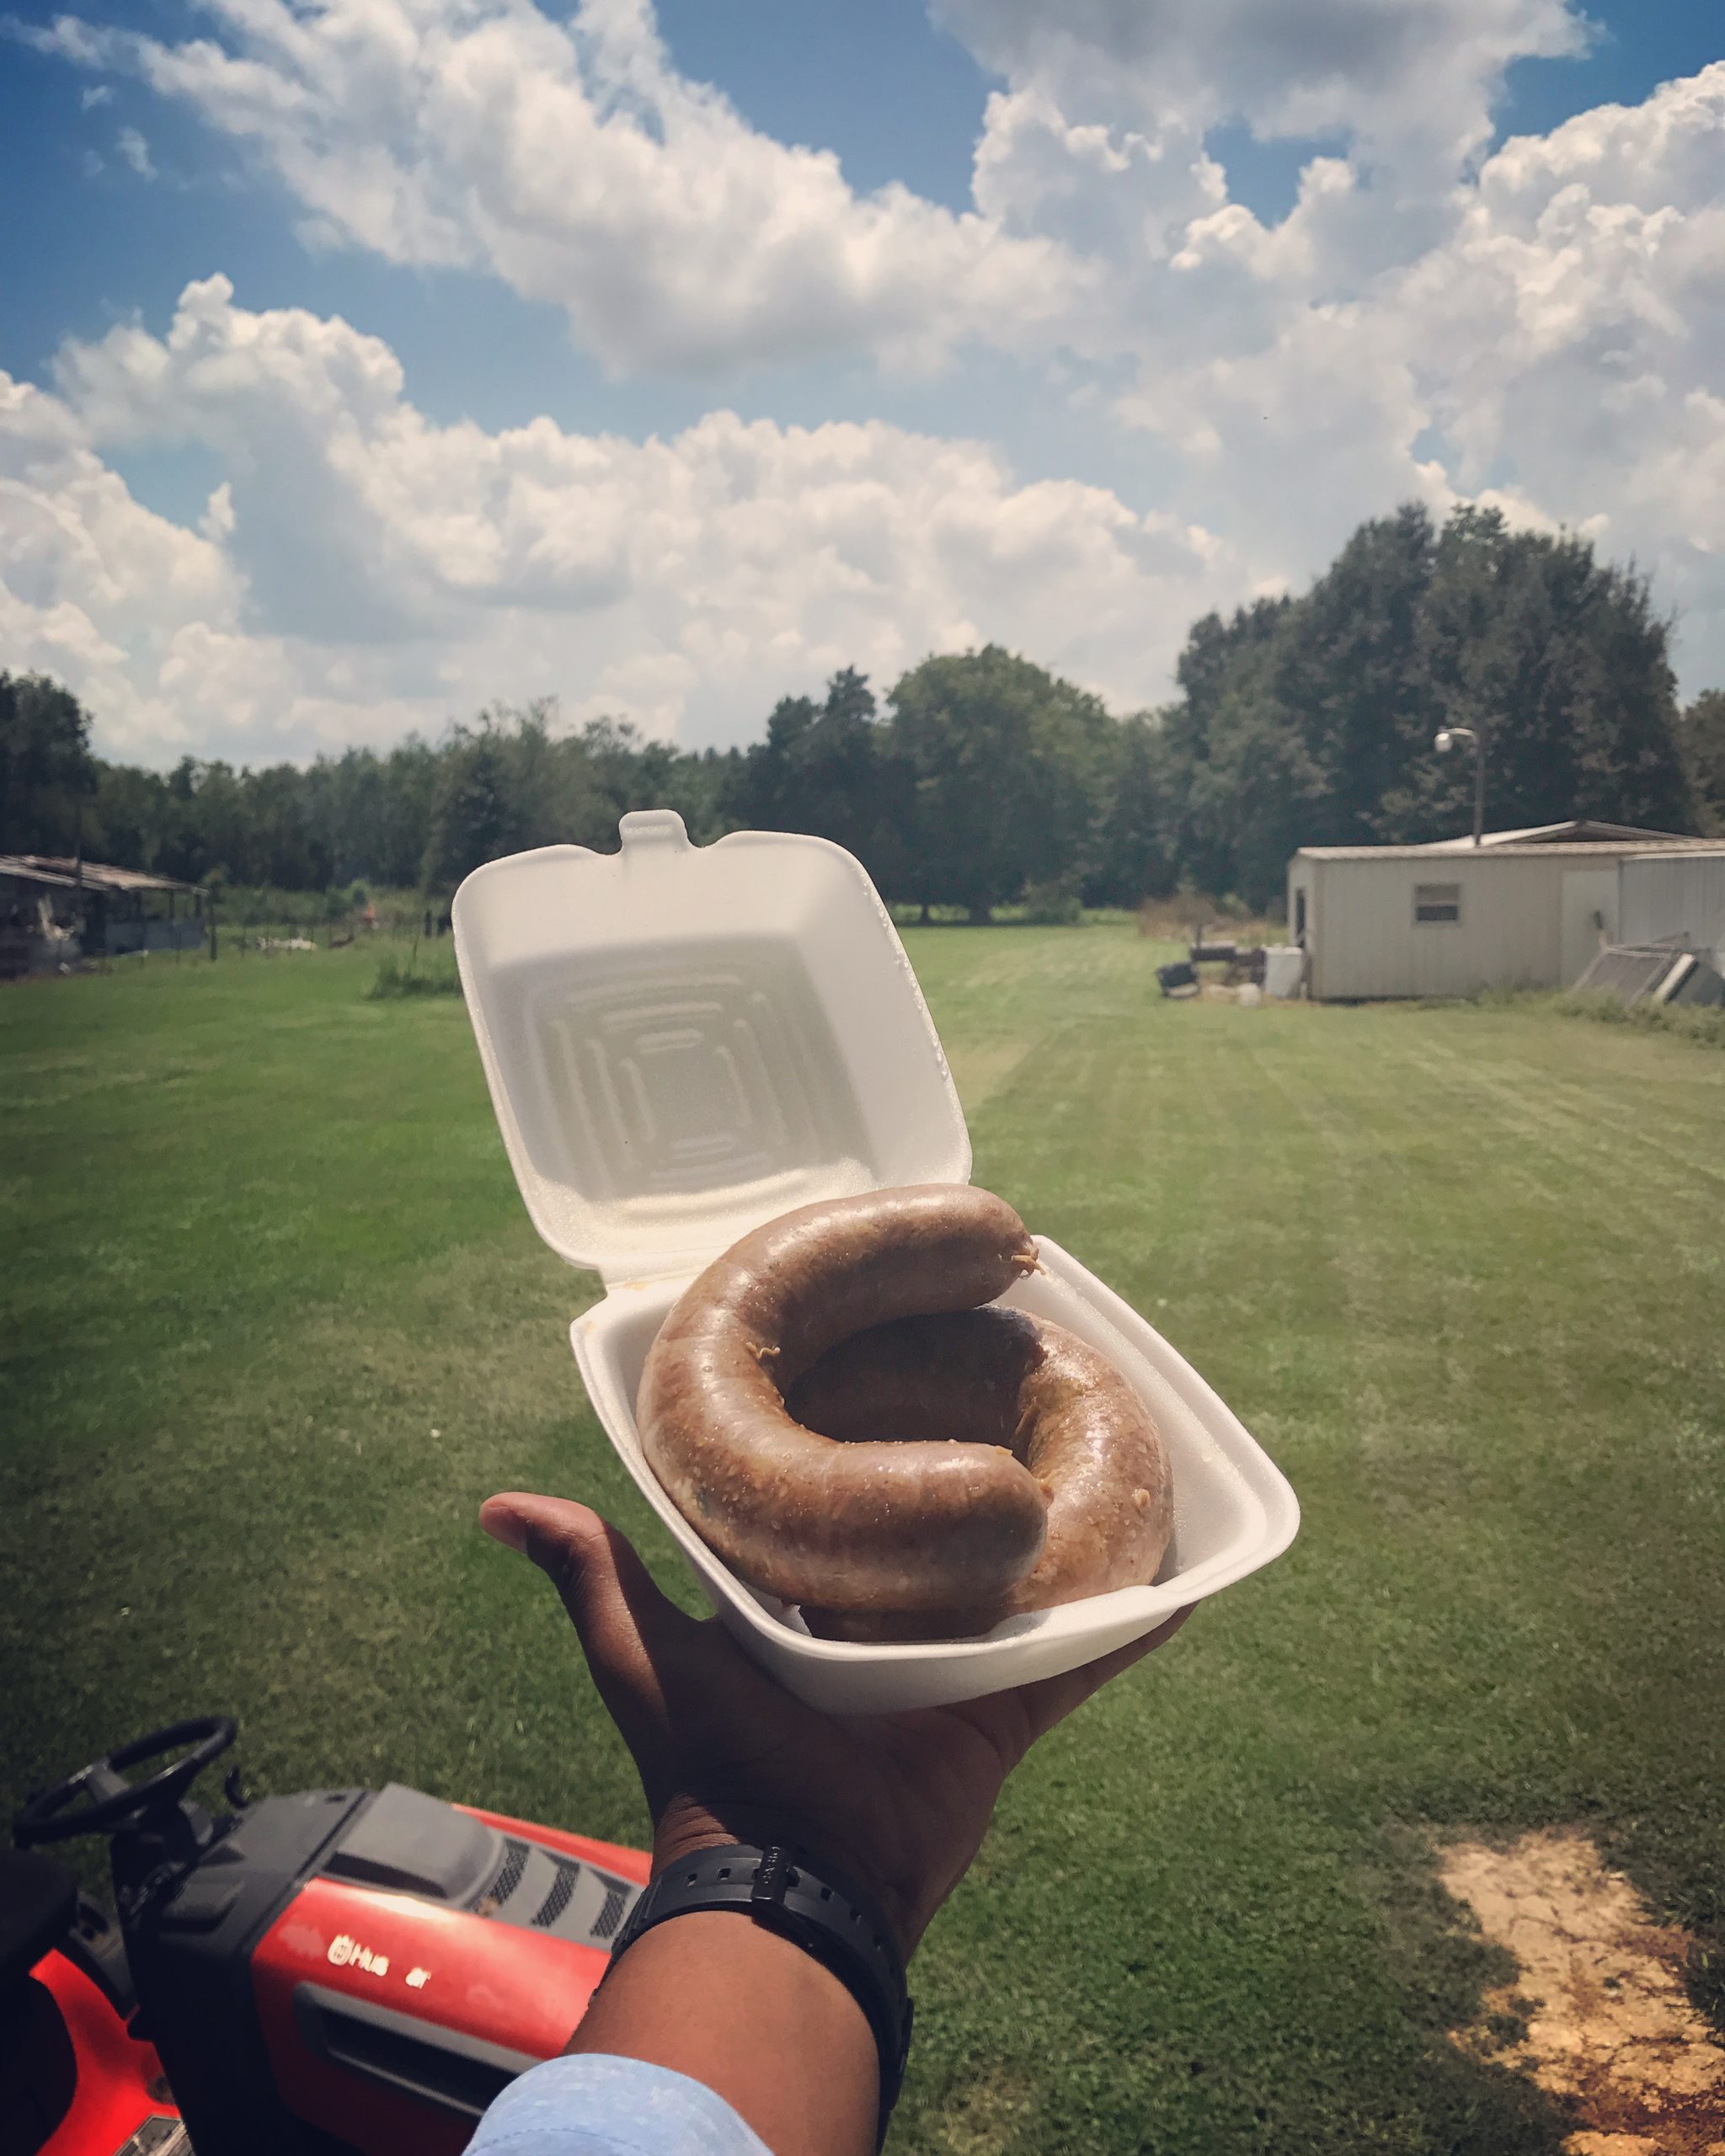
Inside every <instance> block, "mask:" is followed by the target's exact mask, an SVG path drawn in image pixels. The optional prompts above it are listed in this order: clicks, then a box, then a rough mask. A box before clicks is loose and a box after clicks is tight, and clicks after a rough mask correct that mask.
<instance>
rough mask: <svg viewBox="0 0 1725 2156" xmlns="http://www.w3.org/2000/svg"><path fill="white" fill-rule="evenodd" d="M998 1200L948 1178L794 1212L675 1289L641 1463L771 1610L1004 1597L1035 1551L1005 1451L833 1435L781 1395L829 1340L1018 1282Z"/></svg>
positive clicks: (1033, 1529) (1016, 1254) (1039, 1532)
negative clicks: (819, 1430)
mask: <svg viewBox="0 0 1725 2156" xmlns="http://www.w3.org/2000/svg"><path fill="white" fill-rule="evenodd" d="M1035 1267H1036V1246H1035V1244H1034V1243H1033V1241H1032V1240H1031V1238H1030V1236H1029V1235H1028V1232H1027V1231H1026V1230H1025V1227H1024V1224H1023V1221H1022V1220H1021V1219H1019V1218H1018V1216H1017V1214H1016V1213H1015V1212H1013V1210H1012V1208H1011V1206H1009V1205H1007V1203H1005V1201H1004V1200H1003V1199H1001V1198H996V1197H994V1196H992V1195H991V1193H989V1192H987V1191H984V1190H976V1189H973V1188H971V1187H969V1186H968V1185H964V1184H955V1183H924V1184H916V1185H912V1186H910V1187H906V1188H903V1189H899V1190H887V1191H872V1192H868V1193H864V1194H863V1195H861V1196H858V1197H855V1198H840V1199H837V1200H835V1201H833V1202H831V1203H824V1204H819V1205H807V1206H804V1207H802V1208H800V1209H798V1211H796V1212H793V1213H787V1214H783V1215H782V1216H781V1217H780V1218H779V1219H776V1220H771V1221H768V1222H767V1223H766V1225H764V1226H762V1227H760V1228H757V1229H756V1230H754V1231H753V1233H752V1234H750V1235H745V1236H744V1237H743V1238H742V1240H741V1241H740V1242H738V1243H736V1244H734V1245H733V1246H732V1247H731V1248H730V1249H729V1251H726V1252H725V1254H724V1257H720V1258H718V1259H717V1260H715V1262H713V1264H711V1265H709V1266H708V1268H707V1270H706V1271H705V1272H704V1273H702V1274H701V1275H700V1276H699V1278H697V1279H696V1280H694V1281H693V1282H692V1283H691V1284H690V1285H689V1287H688V1288H687V1289H685V1290H684V1292H683V1294H682V1295H681V1297H680V1298H679V1299H678V1301H677V1302H676V1305H675V1306H674V1307H673V1309H672V1310H671V1312H670V1315H669V1316H668V1317H667V1318H666V1319H665V1323H664V1325H663V1326H661V1327H660V1331H659V1335H658V1337H657V1338H656V1339H655V1340H654V1342H653V1345H652V1348H650V1349H649V1353H648V1356H647V1362H646V1367H645V1369H644V1371H643V1373H642V1377H641V1386H640V1391H639V1394H638V1400H637V1422H638V1428H639V1430H640V1434H641V1444H642V1449H643V1450H644V1452H645V1454H646V1456H647V1460H648V1462H649V1465H651V1467H652V1469H653V1470H654V1474H655V1475H657V1476H658V1477H659V1479H660V1482H662V1483H663V1484H664V1486H665V1489H666V1490H667V1491H668V1492H669V1493H670V1497H671V1498H672V1500H673V1502H675V1503H676V1506H677V1508H678V1509H679V1511H681V1513H682V1514H683V1516H684V1518H686V1519H687V1520H688V1521H689V1523H690V1524H691V1525H692V1526H693V1528H694V1529H695V1530H696V1532H697V1534H700V1535H701V1537H702V1540H704V1541H706V1542H707V1543H708V1545H710V1547H711V1548H713V1550H715V1551H717V1553H718V1556H720V1557H722V1558H723V1559H724V1561H725V1563H726V1564H728V1565H729V1566H730V1567H731V1569H732V1570H733V1571H734V1572H737V1573H739V1574H740V1576H741V1577H743V1578H745V1579H746V1580H749V1581H750V1582H752V1583H753V1584H754V1585H755V1586H756V1587H759V1588H764V1589H765V1590H766V1592H767V1593H770V1594H775V1595H777V1596H778V1597H779V1598H781V1599H782V1600H783V1601H787V1602H795V1603H807V1604H814V1605H815V1606H817V1607H820V1608H827V1609H841V1610H869V1611H875V1612H883V1611H894V1612H906V1613H916V1612H922V1613H929V1612H940V1611H943V1610H947V1609H952V1608H953V1607H955V1606H967V1607H968V1606H972V1605H975V1604H988V1603H991V1602H993V1601H995V1600H996V1599H997V1598H1000V1597H1001V1596H1003V1595H1005V1594H1007V1593H1008V1592H1009V1591H1010V1590H1011V1588H1012V1587H1013V1585H1014V1584H1015V1583H1016V1582H1017V1581H1018V1580H1020V1579H1021V1578H1023V1576H1024V1575H1025V1574H1026V1573H1027V1572H1029V1571H1030V1570H1031V1568H1032V1567H1033V1566H1034V1565H1035V1563H1036V1562H1037V1560H1038V1559H1039V1556H1041V1554H1042V1548H1043V1542H1044V1533H1045V1520H1046V1515H1047V1511H1048V1499H1047V1495H1046V1492H1044V1489H1043V1487H1042V1485H1041V1484H1040V1482H1039V1481H1038V1480H1037V1478H1036V1476H1033V1474H1031V1473H1030V1472H1029V1470H1028V1469H1027V1468H1025V1467H1024V1466H1023V1465H1021V1464H1020V1463H1019V1461H1018V1460H1016V1459H1015V1458H1014V1457H1013V1455H1012V1452H1011V1451H1010V1449H1007V1446H1006V1445H1005V1444H964V1443H955V1442H950V1441H946V1440H947V1439H950V1438H959V1437H960V1436H961V1435H962V1434H963V1433H962V1432H961V1431H960V1430H958V1429H954V1430H953V1431H952V1432H950V1433H944V1437H929V1438H920V1439H918V1438H912V1439H911V1440H910V1441H908V1442H905V1443H896V1442H893V1441H892V1438H887V1439H886V1440H884V1441H883V1440H880V1439H878V1438H877V1439H864V1440H863V1441H861V1442H857V1443H853V1444H836V1443H835V1442H834V1441H833V1440H832V1439H831V1438H826V1437H822V1436H817V1435H815V1434H814V1433H813V1432H811V1431H809V1430H808V1429H806V1428H803V1427H801V1426H800V1425H799V1424H798V1423H797V1422H794V1421H793V1419H792V1417H791V1416H790V1415H789V1414H788V1412H786V1407H785V1396H786V1395H787V1394H788V1392H789V1391H790V1390H791V1388H792V1387H793V1385H795V1384H796V1382H797V1380H798V1378H800V1377H801V1376H802V1375H803V1374H804V1372H805V1371H806V1370H808V1369H810V1368H811V1366H812V1365H813V1364H814V1363H815V1362H816V1361H817V1360H818V1359H819V1358H820V1356H821V1355H823V1354H824V1353H825V1352H826V1350H827V1349H828V1348H830V1347H832V1346H833V1345H834V1344H835V1343H836V1342H839V1341H841V1340H844V1339H847V1338H848V1337H850V1336H851V1335H852V1333H856V1332H861V1331H866V1330H868V1328H871V1327H873V1326H879V1325H881V1324H883V1323H885V1322H888V1321H891V1320H893V1319H895V1318H900V1317H905V1316H909V1315H913V1314H921V1313H929V1312H946V1311H956V1310H971V1309H975V1307H976V1306H977V1305H980V1304H983V1303H988V1302H991V1301H992V1300H993V1299H995V1297H996V1296H997V1295H999V1294H1002V1293H1004V1291H1005V1290H1006V1289H1007V1288H1009V1287H1011V1286H1012V1283H1013V1282H1014V1281H1015V1280H1017V1279H1020V1278H1023V1275H1024V1274H1026V1273H1031V1272H1033V1271H1034V1270H1035Z"/></svg>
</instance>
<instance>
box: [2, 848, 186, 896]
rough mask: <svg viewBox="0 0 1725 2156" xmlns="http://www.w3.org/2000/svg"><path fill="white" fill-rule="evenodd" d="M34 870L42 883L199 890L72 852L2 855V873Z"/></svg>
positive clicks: (95, 887)
mask: <svg viewBox="0 0 1725 2156" xmlns="http://www.w3.org/2000/svg"><path fill="white" fill-rule="evenodd" d="M30 872H34V873H35V875H36V877H37V878H38V879H39V880H40V881H41V882H44V883H46V882H59V883H74V884H75V883H78V882H80V881H82V882H83V883H84V884H85V885H86V886H87V888H88V889H91V890H98V891H195V890H196V889H197V888H198V887H197V885H196V884H195V883H180V882H179V880H178V879H177V878H174V877H173V876H149V875H146V873H144V871H143V870H142V868H112V867H109V866H108V864H107V863H106V862H100V861H86V862H83V863H82V864H80V863H79V862H77V860H76V859H74V858H73V857H72V855H70V854H57V853H20V854H14V855H11V856H9V857H0V875H8V876H16V875H18V874H19V873H30Z"/></svg>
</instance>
